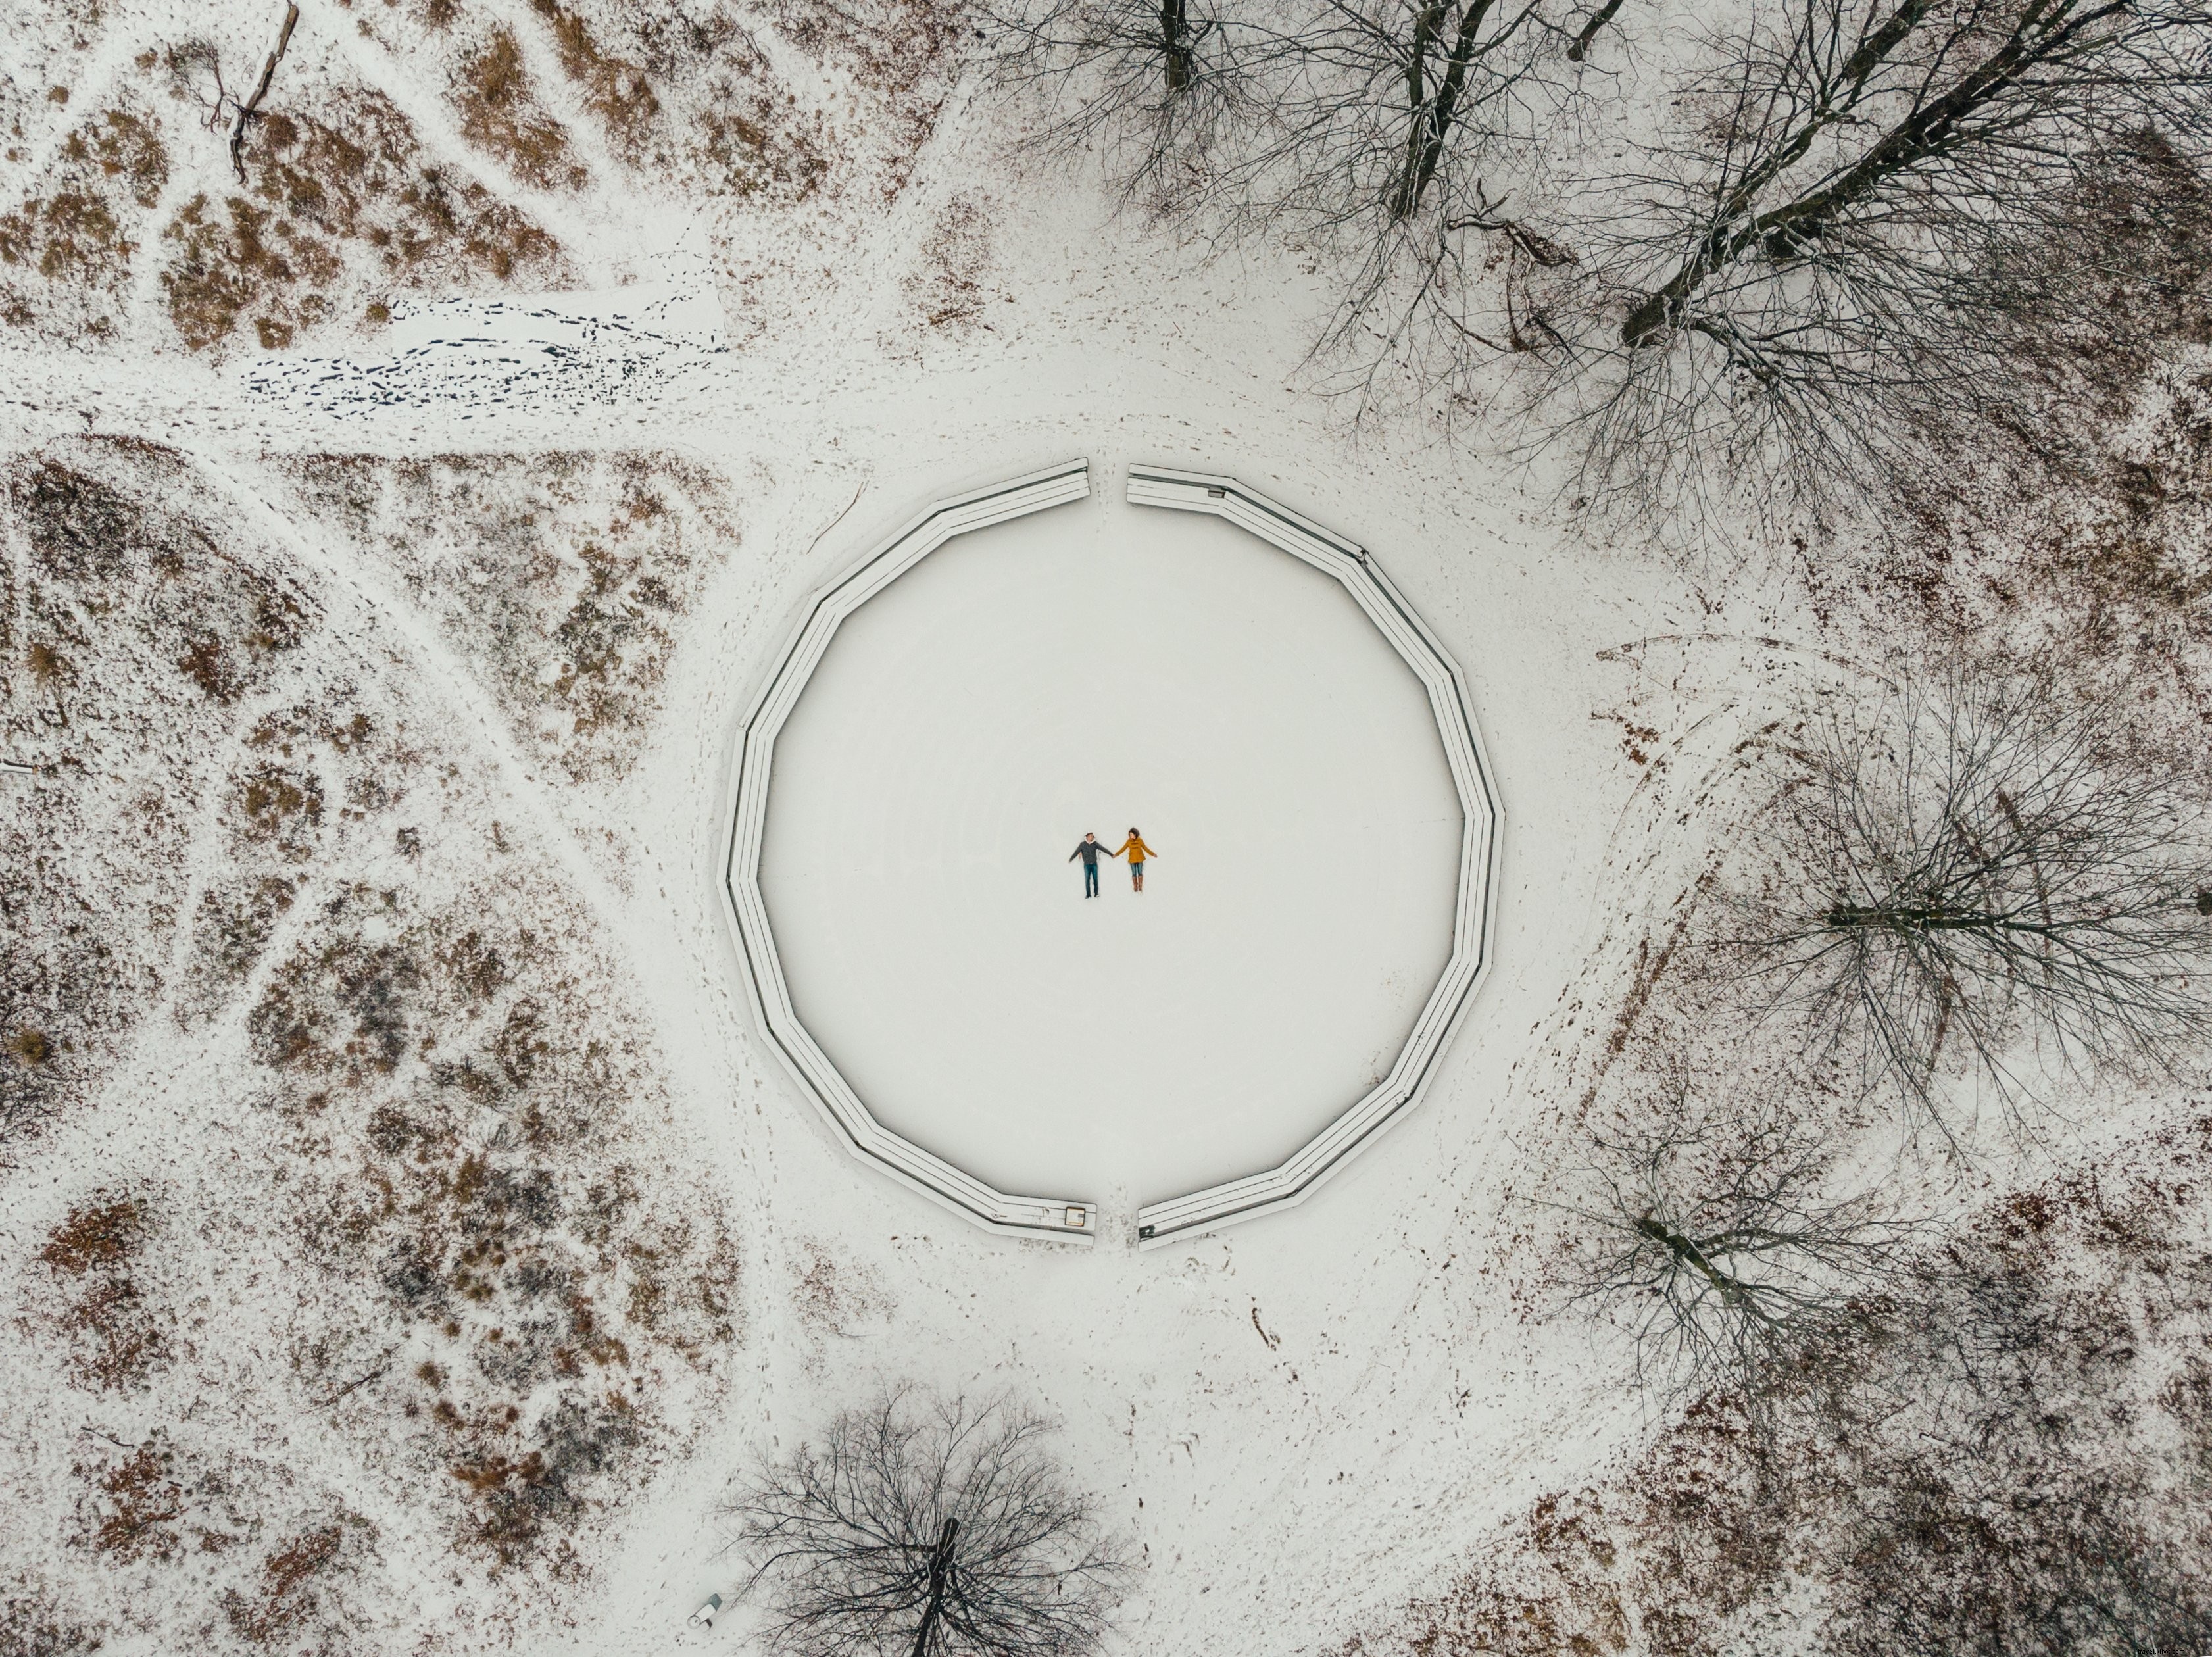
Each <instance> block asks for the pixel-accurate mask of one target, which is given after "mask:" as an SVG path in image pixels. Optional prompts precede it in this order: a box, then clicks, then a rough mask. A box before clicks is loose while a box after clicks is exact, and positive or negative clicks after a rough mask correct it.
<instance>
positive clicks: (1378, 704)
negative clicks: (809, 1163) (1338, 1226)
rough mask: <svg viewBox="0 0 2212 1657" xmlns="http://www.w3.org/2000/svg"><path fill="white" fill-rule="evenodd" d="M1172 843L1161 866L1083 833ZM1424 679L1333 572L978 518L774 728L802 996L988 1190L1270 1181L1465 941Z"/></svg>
mask: <svg viewBox="0 0 2212 1657" xmlns="http://www.w3.org/2000/svg"><path fill="white" fill-rule="evenodd" d="M1132 824H1134V825H1136V826H1138V827H1139V828H1141V829H1142V830H1143V831H1144V838H1145V840H1146V841H1147V842H1148V843H1149V844H1150V845H1151V847H1152V849H1153V851H1154V853H1156V855H1155V857H1154V859H1152V862H1151V863H1150V864H1149V865H1148V866H1147V868H1146V878H1145V887H1146V889H1145V890H1144V892H1143V893H1142V894H1141V895H1139V894H1136V893H1133V892H1132V891H1131V889H1130V882H1129V875H1128V871H1127V865H1124V864H1122V863H1119V862H1113V863H1104V864H1103V865H1102V866H1101V869H1100V887H1101V895H1100V896H1099V897H1098V898H1097V900H1095V901H1091V900H1086V899H1085V897H1084V895H1083V879H1082V875H1081V865H1079V864H1077V863H1070V862H1069V861H1067V859H1068V854H1069V853H1070V852H1071V851H1072V850H1073V848H1074V847H1075V845H1076V843H1077V842H1078V841H1079V840H1080V839H1081V838H1082V836H1083V835H1084V833H1085V830H1095V831H1096V832H1097V835H1098V838H1099V839H1100V840H1101V841H1104V842H1105V843H1107V844H1108V845H1109V846H1119V845H1120V844H1121V841H1122V838H1123V836H1124V835H1126V833H1127V830H1128V829H1129V828H1130V826H1131V825H1132ZM1461 830H1462V817H1461V809H1460V804H1459V799H1458V797H1457V795H1456V794H1455V792H1454V788H1453V781H1452V775H1451V773H1450V770H1449V768H1448V766H1447V763H1446V760H1445V756H1444V750H1443V744H1442V742H1441V740H1440V738H1439V737H1438V734H1437V721H1436V716H1435V715H1434V714H1433V713H1431V707H1430V703H1429V700H1428V697H1427V695H1426V694H1425V691H1424V689H1423V688H1422V685H1421V683H1420V682H1419V680H1418V679H1416V677H1414V675H1413V671H1411V670H1410V669H1409V668H1408V667H1407V664H1406V663H1405V662H1404V661H1403V660H1401V659H1400V657H1399V656H1398V655H1397V654H1396V653H1395V652H1394V651H1393V650H1392V649H1391V647H1390V646H1389V644H1388V643H1387V642H1386V641H1385V640H1384V639H1383V636H1382V635H1381V634H1379V633H1378V632H1377V631H1376V628H1375V626H1374V625H1373V624H1372V623H1370V622H1369V621H1368V620H1367V618H1366V617H1365V616H1363V615H1362V614H1361V612H1360V610H1359V609H1358V606H1357V605H1356V604H1354V603H1353V602H1352V598H1351V597H1350V596H1349V595H1348V594H1347V593H1346V591H1345V589H1344V588H1343V587H1342V586H1340V585H1339V584H1338V583H1337V582H1336V581H1334V580H1331V579H1329V577H1328V576H1326V575H1324V574H1321V573H1320V572H1318V571H1317V570H1315V569H1313V568H1309V567H1307V566H1306V565H1305V564H1304V563H1301V562H1300V561H1298V560H1297V559H1295V558H1293V557H1291V556H1290V555H1288V554H1286V553H1285V552H1282V551H1279V550H1278V549H1275V548H1274V547H1273V546H1270V545H1268V544H1267V543H1264V542H1262V541H1261V540H1259V539H1257V538H1255V537H1253V536H1251V535H1248V534H1246V533H1244V532H1243V531H1241V530H1239V529H1237V528H1236V527H1233V526H1232V525H1229V524H1227V523H1225V522H1223V521H1221V520H1220V519H1216V518H1209V517H1204V516H1199V515H1195V514H1190V513H1179V512H1161V511H1154V510H1146V509H1142V508H1138V507H1130V506H1127V505H1124V504H1121V503H1119V502H1111V503H1109V502H1106V501H1098V500H1096V499H1093V500H1091V501H1085V502H1082V503H1080V504H1078V505H1074V506H1069V507H1058V508H1055V509H1054V510H1052V511H1049V512H1045V513H1038V514H1037V515H1035V516H1032V517H1027V518H1022V519H1016V520H1015V521H1013V522H1011V523H1003V524H1000V525H996V526H994V527H992V528H987V529H983V530H980V531H975V532H972V533H968V534H963V535H959V536H957V537H955V538H953V539H952V540H951V541H950V542H948V543H945V545H943V546H942V547H940V548H939V549H938V550H936V551H934V552H933V553H931V554H930V555H928V556H927V557H925V558H923V559H922V560H921V561H920V562H919V563H917V564H915V565H914V566H913V567H912V568H909V569H908V570H907V571H906V573H905V574H902V575H900V576H899V577H898V578H897V579H896V580H893V581H892V582H890V585H889V586H886V587H884V589H883V590H882V591H881V592H878V593H877V594H876V595H875V596H874V597H873V598H870V599H868V600H867V601H866V603H865V604H861V605H860V608H859V609H858V610H855V611H854V613H853V614H852V615H850V616H848V617H847V618H846V619H845V620H844V622H842V626H841V627H840V628H838V630H837V632H836V636H835V638H834V640H832V642H831V643H830V645H829V650H828V653H827V654H826V655H825V656H824V657H823V659H822V660H821V662H820V664H819V665H817V667H816V668H815V669H814V671H813V673H812V675H811V677H809V678H808V679H806V681H805V688H804V690H803V692H802V693H801V694H800V695H799V697H798V700H797V702H796V705H795V707H794V708H793V711H792V713H791V714H790V716H789V719H787V722H786V723H785V724H784V725H783V727H782V730H781V734H780V735H778V736H777V737H775V758H774V781H773V785H772V786H771V787H770V788H769V792H768V801H767V816H766V824H765V830H764V837H763V846H762V853H761V865H760V877H759V887H760V894H761V898H762V901H763V903H764V906H765V908H766V910H767V915H768V920H769V925H770V926H771V927H772V929H773V932H774V937H775V947H776V950H777V952H778V953H779V955H780V956H781V964H782V969H783V975H784V980H785V982H786V984H787V986H788V991H789V994H790V998H791V1002H792V1006H793V1011H795V1012H796V1014H797V1015H798V1017H799V1019H800V1020H801V1021H803V1023H804V1024H805V1029H806V1030H807V1031H808V1032H809V1033H810V1034H811V1035H812V1037H813V1039H814V1041H816V1042H817V1043H818V1044H819V1046H820V1047H821V1048H822V1050H823V1053H825V1054H826V1055H827V1056H828V1057H829V1059H830V1060H832V1061H833V1062H834V1063H835V1065H836V1067H837V1069H838V1071H841V1072H842V1075H843V1077H844V1078H845V1079H846V1081H847V1082H848V1083H850V1085H851V1087H852V1089H853V1090H854V1092H855V1093H857V1094H858V1095H859V1096H860V1099H862V1100H863V1101H865V1102H866V1106H867V1108H869V1110H870V1111H871V1112H872V1113H873V1114H874V1116H875V1117H876V1119H877V1120H878V1121H879V1122H881V1123H882V1124H883V1125H884V1126H886V1127H888V1128H890V1129H892V1130H893V1131H895V1132H897V1133H899V1134H901V1135H903V1136H904V1137H905V1138H908V1139H910V1140H912V1141H914V1142H915V1144H919V1145H921V1146H922V1147H924V1148H926V1149H927V1150H930V1151H933V1152H934V1153H935V1154H936V1155H937V1156H941V1157H943V1158H945V1159H946V1160H947V1161H949V1162H952V1163H954V1164H955V1165H957V1167H958V1168H963V1169H965V1170H966V1171H967V1172H969V1174H974V1175H975V1176H976V1177H978V1178H980V1179H981V1180H984V1181H987V1182H988V1183H989V1184H991V1185H993V1186H994V1187H997V1188H998V1189H999V1190H1000V1191H1017V1192H1046V1193H1084V1194H1086V1195H1094V1196H1098V1197H1105V1196H1108V1195H1109V1194H1118V1195H1121V1197H1122V1198H1123V1199H1124V1200H1130V1199H1133V1200H1134V1201H1136V1202H1139V1203H1145V1202H1151V1201H1154V1200H1158V1199H1164V1198H1169V1197H1174V1196H1177V1195H1180V1194H1182V1193H1188V1192H1194V1191H1196V1190H1199V1189H1200V1188H1201V1187H1207V1186H1211V1185H1214V1184H1216V1183H1218V1182H1220V1181H1228V1180H1231V1179H1236V1178H1238V1177H1240V1176H1243V1175H1246V1174H1256V1173H1259V1172H1261V1170H1263V1169H1267V1168H1273V1167H1274V1166H1275V1165H1276V1164H1277V1163H1279V1162H1282V1160H1283V1159H1284V1158H1285V1156H1289V1155H1290V1154H1291V1153H1292V1152H1293V1151H1295V1150H1297V1149H1298V1148H1299V1147H1300V1146H1301V1145H1303V1144H1305V1143H1306V1142H1307V1141H1308V1140H1310V1139H1311V1138H1313V1137H1314V1136H1315V1134H1316V1133H1317V1132H1320V1131H1321V1130H1322V1128H1323V1127H1325V1126H1328V1124H1329V1123H1330V1122H1331V1121H1332V1120H1334V1119H1335V1118H1336V1117H1337V1116H1338V1115H1339V1114H1341V1113H1342V1112H1343V1111H1345V1110H1346V1108H1347V1107H1348V1106H1350V1105H1351V1104H1352V1102H1354V1101H1355V1100H1357V1099H1358V1098H1359V1097H1360V1096H1362V1095H1363V1094H1364V1093H1365V1092H1367V1090H1368V1089H1370V1088H1371V1087H1373V1086H1375V1085H1376V1083H1377V1082H1378V1081H1380V1080H1381V1079H1382V1077H1383V1075H1384V1073H1385V1072H1386V1071H1389V1068H1390V1066H1391V1065H1392V1064H1393V1062H1394V1060H1395V1058H1396V1056H1397V1054H1398V1053H1399V1050H1400V1048H1401V1047H1402V1046H1403V1045H1404V1044H1405V1042H1406V1041H1407V1035H1408V1033H1409V1031H1410V1030H1411V1029H1412V1027H1413V1022H1414V1020H1415V1018H1416V1017H1417V1015H1418V1014H1419V1012H1420V1011H1421V1008H1422V1005H1423V1002H1424V1000H1425V998H1426V997H1428V995H1429V994H1430V992H1431V989H1432V988H1433V987H1434V986H1436V984H1437V979H1438V974H1439V973H1440V971H1441V970H1442V969H1443V968H1444V966H1445V964H1446V962H1447V958H1448V957H1449V956H1450V953H1451V948H1452V927H1453V916H1454V906H1455V891H1456V885H1457V881H1458V877H1459V871H1460V859H1461Z"/></svg>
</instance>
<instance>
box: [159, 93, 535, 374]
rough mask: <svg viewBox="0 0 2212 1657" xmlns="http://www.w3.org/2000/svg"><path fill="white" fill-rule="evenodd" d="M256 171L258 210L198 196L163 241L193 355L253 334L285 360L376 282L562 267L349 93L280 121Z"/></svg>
mask: <svg viewBox="0 0 2212 1657" xmlns="http://www.w3.org/2000/svg"><path fill="white" fill-rule="evenodd" d="M247 168H248V177H249V179H250V180H251V184H250V186H249V189H248V192H247V194H246V196H245V197H240V196H236V195H232V196H228V197H223V198H222V200H221V201H220V202H216V201H213V200H210V198H209V197H207V196H204V195H201V196H196V197H193V198H192V199H191V201H190V202H188V203H185V205H184V207H182V208H181V209H179V211H178V214H177V215H176V217H175V218H174V219H173V221H171V222H170V223H169V224H168V226H167V228H165V229H164V230H163V231H162V236H163V239H164V240H165V242H166V243H167V245H168V246H169V248H170V254H169V259H168V263H167V265H166V267H165V268H164V270H163V271H162V275H161V284H162V289H163V292H164V294H166V295H167V303H168V309H169V317H170V321H171V323H172V325H173V326H174V327H175V328H176V330H177V332H178V335H179V337H181V338H182V339H183V340H184V342H185V344H186V345H188V346H190V347H191V349H194V350H199V349H204V348H205V347H207V346H210V345H213V344H216V343H219V342H221V341H223V340H226V339H228V338H229V337H231V336H232V335H233V334H234V333H235V332H236V331H238V330H239V328H240V326H242V325H251V326H252V330H253V331H254V334H255V337H256V338H257V339H258V341H259V342H260V343H261V344H262V345H263V346H264V348H265V349H282V348H283V346H285V345H287V344H289V343H291V341H292V340H293V338H294V337H295V335H296V334H297V333H298V331H300V330H301V329H303V328H307V327H312V326H313V325H316V324H318V323H319V322H322V321H325V320H327V319H331V318H332V317H335V316H337V315H339V314H341V313H350V312H351V311H352V310H353V308H354V303H353V301H352V300H350V299H349V298H348V297H347V296H346V295H345V294H344V293H343V290H344V289H345V288H347V287H348V286H349V285H352V284H356V283H358V282H361V281H363V280H367V279H372V278H381V279H382V280H384V281H386V282H392V283H393V284H395V285H398V286H401V287H410V288H411V287H416V286H420V285H422V284H424V283H431V282H435V283H447V282H459V281H465V280H467V279H469V278H471V277H477V278H481V277H484V276H489V277H490V278H492V279H493V280H495V281H498V282H508V281H513V280H517V279H536V280H539V281H544V280H547V279H549V278H550V276H551V275H552V273H553V272H554V270H556V267H557V264H558V262H559V253H560V249H559V246H558V244H556V242H555V241H554V240H553V239H552V237H550V236H549V235H548V234H545V232H544V231H543V230H541V229H539V228H538V227H537V226H536V225H535V224H533V223H532V222H530V220H529V219H528V218H527V217H526V216H525V215H522V214H521V213H520V212H518V211H517V210H516V209H513V208H512V207H510V206H508V205H507V204H506V203H503V202H501V201H499V200H498V199H497V198H496V197H494V196H492V195H490V194H489V192H488V191H485V190H484V189H483V186H481V185H477V184H473V183H471V182H469V181H468V180H466V179H453V178H451V177H449V176H448V175H447V173H446V172H445V170H444V169H442V168H441V167H436V166H435V165H428V164H426V163H425V161H424V159H423V157H422V151H421V148H420V145H419V144H418V143H417V141H416V136H415V129H414V126H413V124H412V123H411V122H410V121H409V120H408V119H407V118H406V117H405V116H404V115H403V114H401V113H400V112H399V111H398V108H397V107H396V106H393V105H392V103H391V101H390V100H387V99H386V98H385V97H384V96H383V95H382V94H380V93H375V92H363V91H349V92H344V93H341V94H337V96H334V97H332V98H330V99H328V100H324V101H323V102H321V103H319V105H318V106H317V108H316V111H315V112H314V113H313V115H309V114H307V113H287V112H281V111H280V112H271V113H270V115H269V116H268V117H267V118H265V119H264V120H263V121H262V122H261V123H260V124H259V125H258V126H257V127H256V128H255V130H254V139H253V145H252V149H250V150H249V152H248V155H247ZM364 266H366V269H363V267H364Z"/></svg>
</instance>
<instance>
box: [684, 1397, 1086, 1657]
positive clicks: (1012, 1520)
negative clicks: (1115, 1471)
mask: <svg viewBox="0 0 2212 1657" xmlns="http://www.w3.org/2000/svg"><path fill="white" fill-rule="evenodd" d="M1047 1435H1048V1428H1047V1426H1046V1423H1044V1422H1043V1421H1042V1420H1040V1419H1039V1418H1038V1417H1036V1416H1034V1415H1031V1414H1030V1413H1028V1412H1027V1411H1024V1410H1021V1409H1020V1408H1018V1407H1017V1406H1016V1405H1012V1404H1010V1403H1008V1402H1006V1401H1005V1400H1003V1399H1000V1400H994V1401H992V1402H989V1403H986V1404H983V1405H980V1406H979V1405H973V1404H970V1403H969V1401H968V1400H967V1399H964V1398H957V1397H955V1398H950V1399H939V1398H933V1397H929V1396H926V1395H924V1394H922V1393H919V1392H916V1391H915V1390H912V1389H906V1388H902V1389H898V1390H896V1391H892V1392H890V1393H886V1394H885V1395H884V1396H883V1397H882V1398H880V1399H878V1401H877V1402H876V1403H875V1404H873V1405H871V1406H870V1407H868V1408H866V1409H864V1410H855V1411H847V1412H846V1413H844V1414H842V1415H840V1416H838V1417H836V1419H835V1420H834V1421H833V1422H831V1423H830V1425H829V1430H828V1431H827V1432H826V1433H825V1434H824V1435H823V1442H822V1444H821V1446H820V1448H818V1449H817V1448H814V1447H813V1446H811V1445H810V1446H807V1447H805V1448H801V1449H800V1450H799V1453H798V1454H796V1455H794V1456H793V1457H791V1458H790V1459H789V1460H784V1461H771V1462H764V1463H763V1465H762V1466H760V1467H759V1468H758V1469H757V1472H756V1473H755V1475H754V1477H753V1478H752V1479H751V1480H750V1483H749V1484H747V1485H746V1486H745V1488H744V1490H741V1491H740V1493H739V1494H738V1496H735V1497H734V1498H733V1499H732V1502H730V1503H729V1505H728V1507H727V1508H726V1513H727V1515H728V1516H729V1517H730V1518H731V1519H732V1520H734V1521H735V1522H736V1523H737V1525H738V1544H737V1545H738V1547H739V1548H740V1549H741V1550H742V1551H744V1553H746V1554H747V1555H748V1556H749V1557H750V1559H751V1560H752V1562H753V1567H754V1569H753V1576H752V1582H753V1584H754V1585H755V1586H756V1587H758V1586H760V1585H762V1584H765V1585H766V1587H767V1591H768V1593H769V1601H768V1612H769V1618H770V1624H769V1626H770V1636H771V1640H772V1642H773V1646H774V1649H775V1651H776V1652H778V1653H779V1654H784V1657H863V1654H866V1657H874V1654H899V1657H908V1654H911V1657H931V1654H934V1653H943V1654H948V1657H950V1654H961V1653H973V1654H978V1657H1082V1654H1086V1653H1089V1652H1091V1651H1093V1650H1095V1649H1097V1645H1098V1642H1099V1640H1100V1639H1101V1637H1102V1636H1103V1634H1104V1632H1105V1630H1106V1628H1107V1625H1108V1619H1109V1614H1110V1612H1111V1611H1112V1608H1113V1605H1114V1604H1115V1600H1116V1599H1117V1598H1118V1590H1119V1585H1120V1582H1121V1578H1122V1576H1123V1575H1124V1574H1125V1571H1126V1569H1127V1567H1126V1565H1125V1563H1124V1562H1123V1560H1122V1559H1121V1556H1120V1554H1119V1553H1118V1552H1117V1551H1116V1550H1115V1546H1114V1545H1113V1544H1112V1543H1111V1542H1110V1541H1109V1540H1108V1539H1105V1538H1104V1537H1103V1536H1102V1534H1101V1533H1100V1530H1099V1527H1098V1525H1097V1520H1096V1518H1095V1516H1094V1514H1093V1512H1092V1509H1091V1502H1090V1501H1089V1500H1088V1499H1087V1498H1086V1497H1085V1496H1080V1495H1078V1494H1076V1493H1074V1492H1073V1491H1072V1490H1070V1489H1069V1488H1068V1486H1067V1484H1066V1480H1065V1478H1063V1476H1062V1475H1061V1473H1060V1471H1059V1469H1058V1468H1057V1467H1056V1466H1054V1463H1053V1461H1052V1460H1051V1459H1050V1457H1049V1455H1048V1452H1047V1443H1046V1440H1047Z"/></svg>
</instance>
